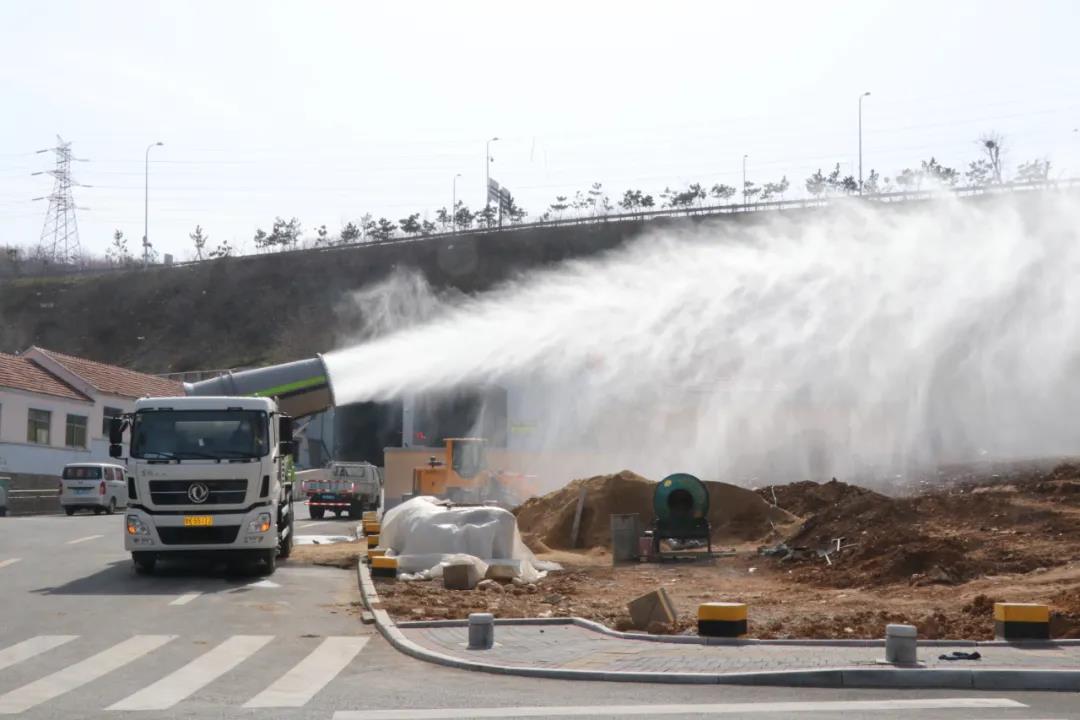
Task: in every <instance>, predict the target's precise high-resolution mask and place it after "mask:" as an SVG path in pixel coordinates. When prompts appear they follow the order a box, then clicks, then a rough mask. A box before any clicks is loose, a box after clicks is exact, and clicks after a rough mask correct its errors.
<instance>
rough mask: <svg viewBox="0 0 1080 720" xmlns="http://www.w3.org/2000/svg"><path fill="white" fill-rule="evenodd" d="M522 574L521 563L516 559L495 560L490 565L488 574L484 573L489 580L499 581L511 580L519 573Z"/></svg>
mask: <svg viewBox="0 0 1080 720" xmlns="http://www.w3.org/2000/svg"><path fill="white" fill-rule="evenodd" d="M520 574H521V563H519V562H517V561H516V560H514V561H511V562H508V563H502V562H498V561H493V562H492V563H491V564H490V565H488V569H487V574H486V575H484V577H485V578H487V579H488V580H498V581H499V582H510V581H511V580H513V579H514V578H516V577H517V576H518V575H520Z"/></svg>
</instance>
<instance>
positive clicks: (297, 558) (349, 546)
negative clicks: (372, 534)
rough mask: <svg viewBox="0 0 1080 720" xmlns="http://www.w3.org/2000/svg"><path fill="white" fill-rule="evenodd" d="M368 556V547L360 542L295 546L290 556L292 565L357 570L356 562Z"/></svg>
mask: <svg viewBox="0 0 1080 720" xmlns="http://www.w3.org/2000/svg"><path fill="white" fill-rule="evenodd" d="M366 554H367V545H366V544H365V543H363V542H360V541H356V540H354V541H352V542H343V543H330V544H325V545H294V546H293V550H292V554H291V555H289V560H288V562H289V564H290V565H327V566H329V567H339V568H352V569H353V570H355V569H356V561H357V560H358V559H359V558H360V556H361V555H366Z"/></svg>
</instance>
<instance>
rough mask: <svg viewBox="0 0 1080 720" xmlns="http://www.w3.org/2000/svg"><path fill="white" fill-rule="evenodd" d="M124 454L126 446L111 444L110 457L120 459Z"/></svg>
mask: <svg viewBox="0 0 1080 720" xmlns="http://www.w3.org/2000/svg"><path fill="white" fill-rule="evenodd" d="M123 454H124V446H123V445H120V444H118V443H110V444H109V457H112V458H118V457H122V456H123Z"/></svg>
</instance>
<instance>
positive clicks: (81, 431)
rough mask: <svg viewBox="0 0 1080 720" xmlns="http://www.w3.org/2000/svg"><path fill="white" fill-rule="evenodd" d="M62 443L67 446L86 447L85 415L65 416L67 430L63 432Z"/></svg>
mask: <svg viewBox="0 0 1080 720" xmlns="http://www.w3.org/2000/svg"><path fill="white" fill-rule="evenodd" d="M64 444H65V445H67V446H68V447H69V448H84V447H86V416H85V415H68V416H67V432H65V433H64Z"/></svg>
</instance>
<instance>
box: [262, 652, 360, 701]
mask: <svg viewBox="0 0 1080 720" xmlns="http://www.w3.org/2000/svg"><path fill="white" fill-rule="evenodd" d="M367 641H368V638H366V637H356V636H354V637H328V638H326V639H325V640H323V641H322V642H321V643H320V644H319V647H317V648H315V649H314V650H312V651H311V654H309V655H308V656H307V657H306V658H304V659H303V660H301V661H300V662H298V663H297V664H296V665H295V666H294V667H293V668H292V669H291V670H289V671H288V672H287V673H285V674H284V675H282V676H281V677H280V678H278V679H277V681H275V682H274V684H273V685H271V686H270V687H268V688H266V689H265V690H263V691H262V692H261V693H259V694H258V695H256V696H255V697H253V698H251V700H248V701H247V702H246V703H244V707H247V708H269V707H303V706H304V705H305V704H306V703H307V701H308V700H310V699H311V698H313V697H315V693H317V692H319V691H320V690H322V689H323V688H324V687H325V686H326V684H327V683H329V682H330V681H331V680H333V679H334V678H335V677H337V675H338V673H340V672H341V671H342V670H344V669H345V666H346V665H348V664H349V662H350V661H352V659H353V658H354V657H356V655H357V653H359V652H360V651H361V650H363V648H364V645H366V644H367Z"/></svg>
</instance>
